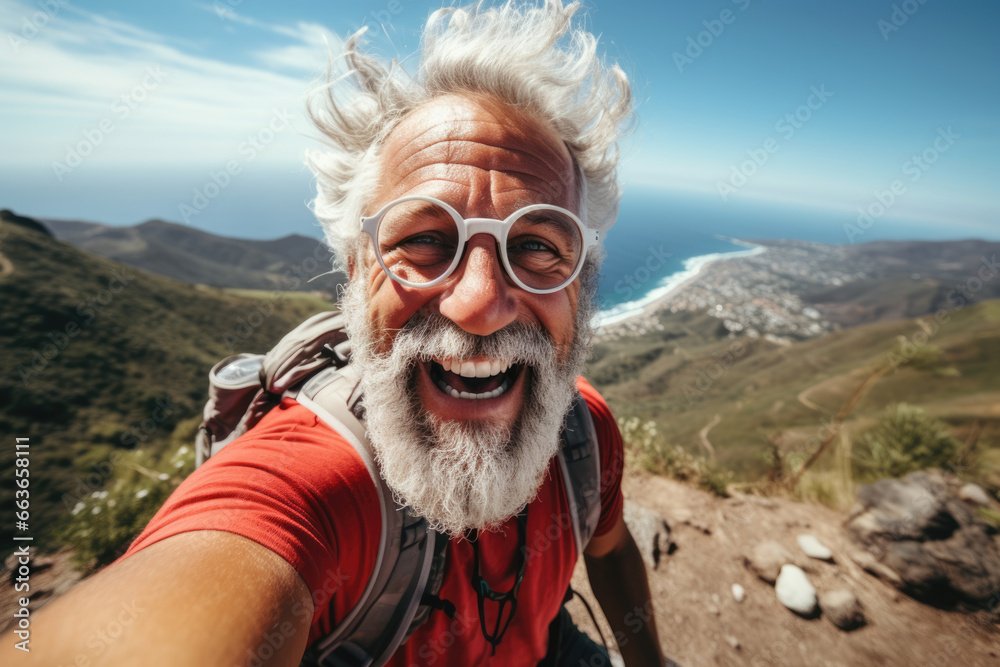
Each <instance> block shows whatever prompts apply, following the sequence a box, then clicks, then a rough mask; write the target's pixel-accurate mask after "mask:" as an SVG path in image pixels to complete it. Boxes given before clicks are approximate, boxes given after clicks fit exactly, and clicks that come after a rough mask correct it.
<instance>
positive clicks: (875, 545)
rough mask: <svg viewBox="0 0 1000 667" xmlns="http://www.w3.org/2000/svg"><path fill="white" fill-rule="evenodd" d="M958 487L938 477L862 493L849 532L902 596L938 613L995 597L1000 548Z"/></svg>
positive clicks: (919, 475)
mask: <svg viewBox="0 0 1000 667" xmlns="http://www.w3.org/2000/svg"><path fill="white" fill-rule="evenodd" d="M960 487H961V484H960V483H959V482H958V480H956V479H955V478H954V477H952V476H950V475H946V474H945V473H942V472H940V471H937V470H932V471H921V472H914V473H910V474H909V475H907V476H906V477H903V478H901V479H883V480H879V481H878V482H875V483H874V484H869V485H867V486H863V487H861V489H860V490H859V491H858V502H857V504H856V505H855V506H854V508H853V509H852V510H851V513H850V516H849V517H848V519H847V530H848V532H849V533H850V535H851V536H852V537H853V538H854V539H855V540H856V541H857V542H858V543H860V544H862V545H863V546H864V547H866V549H867V551H868V553H869V554H870V555H871V556H872V558H873V559H874V560H875V561H877V562H878V563H880V564H882V565H884V566H886V567H887V568H889V569H890V570H892V571H893V572H895V573H896V574H898V575H899V579H898V582H897V586H898V587H899V588H900V589H901V590H903V591H904V592H906V593H907V594H909V595H911V596H913V597H915V598H917V599H918V600H921V601H924V602H927V603H928V604H933V605H935V606H939V607H945V608H949V607H954V606H960V607H965V608H980V607H982V606H983V605H984V604H986V603H987V602H988V601H989V599H990V596H991V595H992V594H993V593H994V591H996V590H1000V541H998V538H997V535H996V530H995V529H994V528H993V527H992V526H990V525H989V524H987V523H985V522H984V521H982V520H980V519H978V518H977V516H976V513H975V510H974V509H972V508H970V506H969V504H967V503H966V502H963V501H962V500H961V499H960V498H959V495H958V491H959V488H960ZM866 569H869V568H866ZM890 580H891V579H890Z"/></svg>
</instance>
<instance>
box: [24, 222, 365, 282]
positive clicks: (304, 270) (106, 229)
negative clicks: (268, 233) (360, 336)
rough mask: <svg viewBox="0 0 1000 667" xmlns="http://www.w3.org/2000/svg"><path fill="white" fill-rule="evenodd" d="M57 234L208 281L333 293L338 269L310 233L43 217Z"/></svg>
mask: <svg viewBox="0 0 1000 667" xmlns="http://www.w3.org/2000/svg"><path fill="white" fill-rule="evenodd" d="M41 222H43V223H44V224H45V225H46V226H47V227H48V228H49V229H51V230H52V232H53V233H54V234H55V236H56V238H59V239H61V240H63V241H68V242H70V243H72V244H73V245H75V246H77V247H79V248H82V249H84V250H87V251H89V252H92V253H94V254H95V255H100V256H101V257H105V258H107V259H112V260H114V261H116V262H121V263H123V264H127V265H129V266H134V267H136V268H138V269H142V270H144V271H149V272H152V273H157V274H159V275H161V276H167V277H168V278H174V279H175V280H182V281H184V282H187V283H199V284H204V285H210V286H212V287H233V288H242V289H276V290H289V291H323V292H326V293H328V294H333V293H334V291H335V290H336V287H337V285H339V284H341V283H343V282H345V280H346V278H345V276H344V275H343V274H340V273H338V274H332V275H326V276H323V277H320V278H316V279H315V280H312V282H309V281H310V280H311V279H312V278H313V277H315V276H319V275H320V274H322V273H324V272H325V271H329V270H330V265H331V257H332V255H331V254H330V251H329V250H328V249H327V248H326V246H324V245H323V243H322V242H321V241H319V240H317V239H314V238H308V237H305V236H301V235H298V234H291V235H289V236H285V237H282V238H279V239H274V240H268V241H256V240H251V239H235V238H229V237H225V236H217V235H215V234H209V233H208V232H204V231H201V230H199V229H195V228H193V227H189V226H186V225H178V224H175V223H172V222H164V221H162V220H149V221H147V222H144V223H142V224H139V225H133V226H130V227H116V226H111V225H101V224H96V223H92V222H78V221H74V220H44V221H41Z"/></svg>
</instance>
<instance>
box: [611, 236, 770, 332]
mask: <svg viewBox="0 0 1000 667" xmlns="http://www.w3.org/2000/svg"><path fill="white" fill-rule="evenodd" d="M717 238H720V239H721V240H725V241H728V242H730V243H733V244H734V245H740V246H744V247H745V248H746V249H745V250H734V251H732V252H713V253H709V254H706V255H697V256H695V257H689V258H687V259H685V260H684V266H683V269H681V270H680V271H677V272H675V273H672V274H671V275H669V276H666V277H665V278H663V279H661V280H660V281H659V282H658V283H657V284H656V286H655V287H653V288H652V289H650V290H649V291H648V292H646V294H644V295H643V296H642V297H641V298H639V299H635V300H633V301H627V302H625V303H620V304H616V305H614V306H612V307H610V308H607V309H605V310H601V311H600V312H599V313H597V316H596V317H595V322H594V324H595V326H596V327H597V328H598V330H599V331H600V330H601V329H606V328H608V327H610V326H611V325H616V324H620V323H623V322H625V321H626V320H633V319H637V318H642V317H643V316H646V317H648V316H649V315H652V314H653V313H655V312H656V311H658V310H660V309H662V308H663V307H664V306H665V305H667V303H669V302H670V300H671V299H672V298H673V297H675V296H677V295H679V294H680V293H681V292H683V291H684V290H685V288H687V287H688V286H689V285H691V284H692V283H694V282H695V281H696V280H697V279H698V276H699V275H700V274H701V272H702V270H703V269H705V267H707V266H709V265H710V264H713V263H715V262H722V261H727V260H734V259H739V258H741V257H753V256H755V255H760V254H762V253H764V252H767V248H766V247H765V246H762V245H759V244H756V243H750V242H747V241H741V240H739V239H730V238H725V237H717Z"/></svg>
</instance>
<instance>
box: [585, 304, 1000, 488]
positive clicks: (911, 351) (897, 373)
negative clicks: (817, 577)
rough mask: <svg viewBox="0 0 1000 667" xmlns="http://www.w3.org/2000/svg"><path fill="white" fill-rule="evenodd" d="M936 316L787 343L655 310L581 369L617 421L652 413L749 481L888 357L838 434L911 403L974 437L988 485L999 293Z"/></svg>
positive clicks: (791, 449)
mask: <svg viewBox="0 0 1000 667" xmlns="http://www.w3.org/2000/svg"><path fill="white" fill-rule="evenodd" d="M938 312H941V313H943V315H942V316H944V315H946V316H947V320H946V321H945V322H944V324H941V325H940V326H938V325H937V324H936V323H934V318H933V317H931V316H925V317H923V318H920V320H919V321H918V320H915V319H911V320H896V321H889V322H878V323H874V324H866V325H861V326H857V327H853V328H850V329H843V330H840V331H836V332H834V333H831V334H828V335H825V336H822V337H819V338H814V339H811V340H806V341H802V342H796V343H792V344H790V345H779V344H775V343H771V342H768V341H767V340H764V339H763V338H756V339H751V338H748V337H739V338H736V337H729V336H728V335H726V332H725V330H724V329H721V327H720V326H719V321H718V320H716V319H714V318H711V317H708V316H707V315H703V314H695V313H692V312H679V313H675V314H670V313H662V314H661V317H660V323H661V324H662V325H663V329H662V330H658V331H654V332H650V333H646V334H644V335H642V336H638V337H628V338H622V339H619V340H611V341H605V342H602V343H600V344H598V345H597V347H596V350H595V357H594V359H593V360H592V361H591V363H590V364H589V367H588V372H587V375H588V378H589V379H590V380H591V381H592V382H593V383H594V385H595V386H596V387H597V388H598V389H599V390H600V391H601V392H602V393H603V394H604V396H605V397H606V398H607V399H608V402H609V404H610V405H611V408H612V409H613V410H614V412H615V413H616V414H617V415H619V417H625V418H628V417H638V418H640V419H641V420H653V421H654V422H655V424H656V431H657V433H658V434H659V437H660V438H661V441H662V443H663V444H666V445H669V446H681V447H683V448H684V449H685V450H686V451H688V452H690V453H693V454H698V455H705V456H708V457H712V456H713V455H714V457H715V459H716V460H717V461H718V463H719V464H720V465H721V466H723V467H724V468H727V469H729V470H732V471H734V472H735V473H736V477H737V479H742V480H755V479H758V478H759V477H760V476H761V475H763V474H765V473H767V472H768V471H769V463H768V454H769V452H770V451H771V450H772V449H773V448H774V447H775V446H777V447H778V449H779V450H780V451H781V453H782V454H783V455H786V456H787V455H789V454H791V455H793V456H797V457H798V459H799V460H800V461H801V460H802V459H803V458H806V457H807V456H808V455H809V454H810V453H811V452H812V451H814V449H815V446H816V444H817V443H818V442H819V441H821V440H822V439H823V436H824V435H825V432H824V428H825V425H826V424H828V423H829V421H830V418H831V417H832V416H833V415H834V414H835V413H836V412H837V411H838V410H839V409H840V408H841V406H842V405H843V404H844V402H845V401H846V400H847V399H848V398H849V397H850V396H851V394H852V393H853V392H854V391H855V389H856V388H857V387H858V386H859V385H860V383H861V382H863V381H864V380H865V379H866V378H868V377H870V376H871V374H872V373H873V372H874V370H876V369H878V368H880V367H882V366H883V365H885V364H889V365H890V368H892V366H893V362H895V366H896V368H894V369H892V372H890V373H889V374H888V375H886V376H885V377H884V378H882V379H881V380H880V381H878V382H877V383H876V384H875V385H874V388H873V389H872V390H871V392H870V393H868V394H867V396H865V397H864V398H863V399H862V400H861V402H860V403H859V404H858V406H857V408H856V409H855V410H854V412H853V413H852V415H851V417H850V419H849V420H848V421H847V422H845V432H846V433H847V434H848V437H852V436H854V435H857V434H858V433H859V432H860V431H862V430H864V429H865V428H867V427H869V426H870V425H872V424H873V423H874V422H875V419H876V418H877V417H878V416H879V415H880V414H881V412H882V411H883V410H884V408H885V407H886V406H887V405H890V404H893V403H899V402H905V403H908V404H911V405H915V406H919V407H921V408H923V409H924V410H925V411H926V412H927V413H928V414H930V415H931V416H933V417H936V418H939V419H942V420H943V421H944V422H945V423H946V424H948V426H949V428H950V430H951V431H952V433H953V434H954V435H955V436H956V437H957V438H959V440H962V441H965V442H973V441H974V442H975V443H976V447H977V448H978V450H979V452H980V458H981V459H982V461H983V462H984V468H983V469H984V470H986V471H989V470H993V471H994V472H992V473H989V472H983V473H981V474H984V475H986V477H987V479H981V480H980V481H983V482H984V483H986V484H988V485H989V486H991V487H992V488H998V487H1000V355H998V354H997V351H998V350H1000V301H987V302H983V303H980V304H976V305H974V306H968V307H965V308H961V309H952V310H942V311H938ZM920 322H922V323H923V324H921V323H920ZM928 331H930V335H928ZM890 355H894V356H890ZM827 463H829V462H827Z"/></svg>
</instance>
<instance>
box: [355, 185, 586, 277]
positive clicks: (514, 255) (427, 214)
mask: <svg viewBox="0 0 1000 667" xmlns="http://www.w3.org/2000/svg"><path fill="white" fill-rule="evenodd" d="M361 231H363V232H364V233H366V234H368V236H370V237H371V239H372V243H373V244H374V246H375V256H376V257H377V258H378V262H379V264H380V265H381V266H382V268H383V269H384V270H385V272H386V273H387V274H388V275H389V277H391V278H392V279H393V280H395V281H396V282H397V283H399V284H400V285H405V286H406V287H433V286H434V285H437V284H439V283H440V282H442V281H443V280H445V279H446V278H447V277H448V276H450V275H451V273H452V272H453V271H454V270H455V267H457V266H458V265H459V264H460V263H461V261H462V255H463V253H464V251H465V243H466V241H467V240H468V239H470V238H472V237H473V236H475V235H476V234H489V235H491V236H492V237H493V238H494V239H496V242H497V245H498V247H499V248H500V259H501V261H502V263H503V266H504V268H505V269H506V271H507V275H508V276H510V278H511V280H513V281H514V282H515V283H516V284H517V285H518V286H519V287H521V288H522V289H524V290H527V291H528V292H532V293H533V294H551V293H552V292H558V291H559V290H561V289H563V288H564V287H566V286H567V285H569V284H570V283H571V282H573V280H575V279H576V277H577V275H579V273H580V269H582V268H583V263H584V261H585V259H586V257H587V251H588V250H590V248H592V247H593V246H595V245H597V244H598V243H599V241H600V234H599V232H597V231H596V230H594V229H588V228H587V227H585V226H584V224H583V222H582V221H581V220H580V218H578V217H577V216H576V215H574V214H573V213H572V212H570V211H567V210H566V209H564V208H560V207H559V206H552V205H550V204H532V205H531V206H525V207H524V208H520V209H518V210H516V211H514V212H513V213H511V214H510V215H509V216H507V218H506V219H504V220H495V219H492V218H463V217H462V216H461V215H459V213H458V211H456V210H455V209H454V208H452V207H451V206H449V205H448V204H446V203H445V202H443V201H441V200H439V199H435V198H434V197H425V196H423V195H410V196H408V197H401V198H399V199H396V200H395V201H391V202H389V203H388V204H386V205H385V206H383V207H382V209H381V210H380V211H379V212H378V213H376V214H375V215H373V216H371V217H362V218H361Z"/></svg>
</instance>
